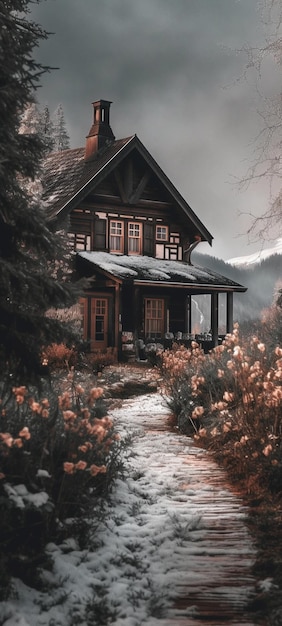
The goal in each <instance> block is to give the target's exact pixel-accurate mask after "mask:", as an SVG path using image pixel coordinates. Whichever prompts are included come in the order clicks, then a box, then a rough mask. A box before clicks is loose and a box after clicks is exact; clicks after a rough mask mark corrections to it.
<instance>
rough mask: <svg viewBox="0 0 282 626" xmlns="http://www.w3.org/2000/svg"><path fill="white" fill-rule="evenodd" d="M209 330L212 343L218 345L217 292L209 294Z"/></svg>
mask: <svg viewBox="0 0 282 626" xmlns="http://www.w3.org/2000/svg"><path fill="white" fill-rule="evenodd" d="M211 331H212V338H213V341H214V345H215V346H217V345H218V293H217V292H213V293H212V294H211Z"/></svg>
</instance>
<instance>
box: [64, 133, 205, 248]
mask: <svg viewBox="0 0 282 626" xmlns="http://www.w3.org/2000/svg"><path fill="white" fill-rule="evenodd" d="M119 141H121V140H119ZM124 141H126V138H125V140H124ZM134 148H136V149H137V150H138V151H139V153H140V154H141V155H142V156H143V158H144V159H145V161H146V162H147V163H148V165H149V166H150V167H151V169H152V170H153V172H154V174H155V175H156V176H157V177H158V178H159V179H160V180H161V182H162V184H163V185H164V187H165V188H166V190H167V191H168V192H169V193H170V195H171V196H172V198H173V199H174V201H175V202H176V203H177V204H178V205H179V206H180V207H181V209H182V210H183V211H184V213H185V214H186V216H187V217H188V218H189V219H190V220H191V221H192V222H193V224H194V226H195V227H196V228H197V229H198V230H199V233H200V235H202V236H203V238H204V240H205V241H207V242H208V243H209V244H210V245H212V240H213V236H212V235H211V233H210V232H209V231H208V230H207V228H206V227H205V226H204V224H203V223H202V221H201V220H200V219H199V218H198V217H197V215H196V214H195V213H194V211H193V210H192V209H191V207H190V205H189V204H188V203H187V202H186V200H185V199H184V198H183V196H182V195H181V194H180V193H179V191H178V190H177V189H176V187H175V185H174V184H173V183H172V182H171V180H170V179H169V178H168V176H167V175H166V174H165V173H164V171H163V170H162V168H161V167H160V166H159V165H158V163H157V162H156V160H155V159H154V157H152V155H151V154H150V152H149V151H148V150H147V148H145V146H144V144H143V143H142V142H141V141H140V139H139V138H138V137H137V135H132V136H131V137H129V138H128V141H126V143H124V145H123V146H121V147H120V148H119V149H118V150H117V152H116V153H115V154H113V155H112V156H111V157H110V158H109V160H105V162H104V163H103V164H102V165H101V167H100V168H99V169H98V170H97V172H95V173H94V174H93V175H92V176H90V178H89V180H88V181H87V182H86V183H84V185H83V186H82V187H81V188H80V189H78V190H77V191H76V192H75V193H73V195H72V196H71V197H70V198H69V199H68V200H67V201H66V202H64V204H63V205H62V206H61V207H60V208H59V209H58V211H57V216H61V217H62V216H63V215H64V214H65V212H67V211H70V210H71V209H72V208H74V207H75V206H76V205H77V203H78V202H80V201H81V200H83V199H84V198H85V196H86V195H87V194H88V193H89V192H90V191H92V190H93V189H94V188H95V186H96V185H98V184H99V183H100V182H101V180H103V178H105V177H106V176H107V175H108V174H109V173H110V172H111V171H112V170H113V169H114V167H116V166H117V165H118V164H119V163H120V162H121V160H122V159H123V158H125V156H127V155H128V154H129V153H130V152H131V151H132V150H133V149H134Z"/></svg>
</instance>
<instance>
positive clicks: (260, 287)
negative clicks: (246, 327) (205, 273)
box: [192, 252, 282, 322]
mask: <svg viewBox="0 0 282 626" xmlns="http://www.w3.org/2000/svg"><path fill="white" fill-rule="evenodd" d="M192 263H195V264H197V265H200V266H202V267H209V268H210V269H212V270H213V271H215V272H218V273H219V274H223V275H224V276H226V277H228V278H231V279H232V280H235V281H236V282H237V283H240V284H241V285H244V286H245V287H247V288H248V291H247V292H246V293H238V294H237V293H235V294H234V320H236V321H238V322H246V321H248V320H254V319H258V318H260V317H261V313H262V311H263V309H266V308H268V307H270V306H271V305H272V304H273V300H274V297H275V294H276V292H277V289H278V288H279V287H280V288H282V254H273V255H272V256H270V257H268V258H266V259H265V260H263V261H262V262H261V263H257V264H255V265H250V266H249V267H246V266H245V267H234V266H232V265H230V264H229V263H227V262H226V261H223V260H222V259H218V258H216V257H212V256H210V255H209V254H201V253H199V252H194V253H193V254H192Z"/></svg>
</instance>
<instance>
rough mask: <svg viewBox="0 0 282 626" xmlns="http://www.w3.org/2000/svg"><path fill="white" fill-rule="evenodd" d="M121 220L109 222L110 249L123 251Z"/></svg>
mask: <svg viewBox="0 0 282 626" xmlns="http://www.w3.org/2000/svg"><path fill="white" fill-rule="evenodd" d="M123 249H124V248H123V222H118V221H116V220H111V222H110V251H111V252H119V253H120V254H122V253H123Z"/></svg>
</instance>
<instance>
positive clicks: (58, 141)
mask: <svg viewBox="0 0 282 626" xmlns="http://www.w3.org/2000/svg"><path fill="white" fill-rule="evenodd" d="M53 138H54V150H55V151H59V150H68V148H69V147H70V138H69V135H68V132H67V129H66V122H65V115H64V110H63V106H62V104H59V106H58V108H57V109H56V111H55V113H54V131H53Z"/></svg>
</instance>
